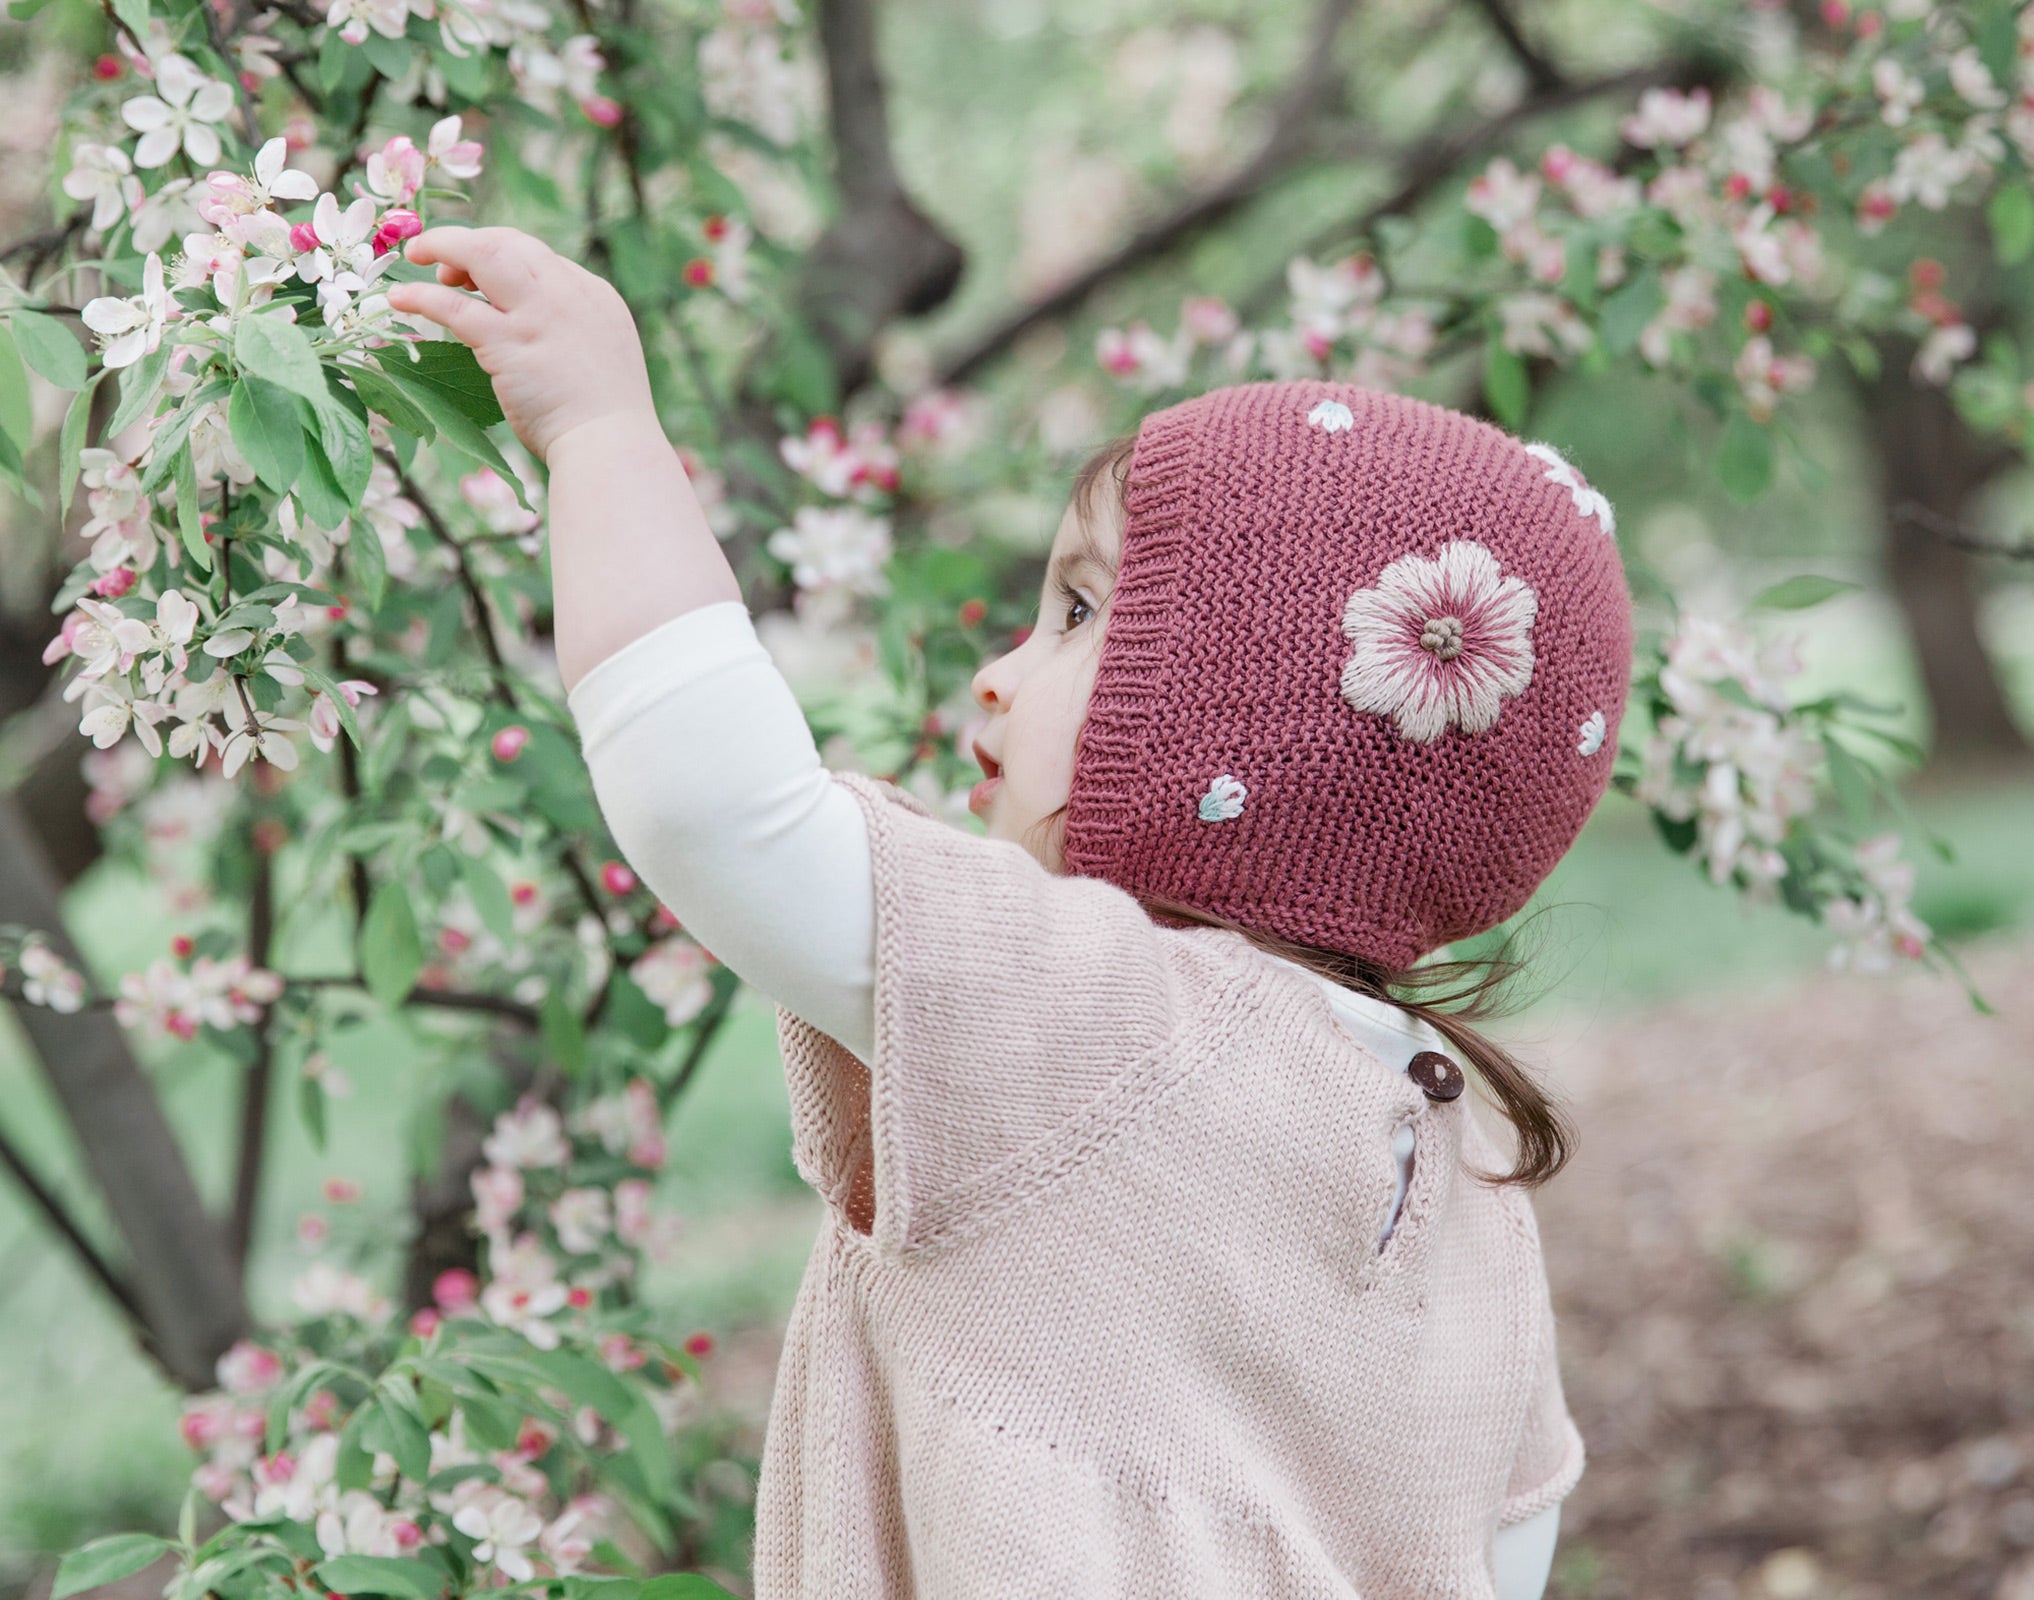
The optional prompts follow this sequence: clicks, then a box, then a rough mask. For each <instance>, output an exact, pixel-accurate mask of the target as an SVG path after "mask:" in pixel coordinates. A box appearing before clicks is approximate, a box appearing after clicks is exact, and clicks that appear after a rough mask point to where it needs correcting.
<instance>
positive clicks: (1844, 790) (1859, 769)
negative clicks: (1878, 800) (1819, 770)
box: [1822, 733, 1872, 828]
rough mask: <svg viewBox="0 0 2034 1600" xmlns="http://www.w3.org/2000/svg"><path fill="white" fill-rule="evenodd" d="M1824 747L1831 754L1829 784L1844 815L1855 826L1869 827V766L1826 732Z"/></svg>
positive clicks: (1870, 782) (1823, 740)
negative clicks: (1840, 804)
mask: <svg viewBox="0 0 2034 1600" xmlns="http://www.w3.org/2000/svg"><path fill="white" fill-rule="evenodd" d="M1822 748H1823V750H1824V752H1826V753H1827V755H1828V757H1829V786H1830V787H1831V788H1832V789H1834V790H1835V791H1836V798H1837V800H1838V801H1840V802H1841V803H1842V806H1843V812H1844V815H1845V816H1846V817H1848V818H1849V819H1850V825H1851V826H1852V827H1854V828H1863V827H1865V826H1867V825H1868V824H1869V823H1870V822H1871V819H1872V774H1871V771H1870V769H1868V768H1867V767H1866V766H1865V764H1864V763H1863V762H1862V761H1860V760H1858V758H1857V757H1856V756H1854V755H1852V754H1851V753H1850V752H1849V751H1848V750H1846V749H1845V748H1844V747H1843V746H1842V745H1840V744H1838V743H1837V742H1836V740H1835V739H1834V738H1832V737H1831V736H1830V735H1828V734H1826V733H1825V734H1824V735H1823V736H1822Z"/></svg>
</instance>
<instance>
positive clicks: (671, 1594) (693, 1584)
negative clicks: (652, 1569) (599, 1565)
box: [636, 1572, 734, 1600]
mask: <svg viewBox="0 0 2034 1600" xmlns="http://www.w3.org/2000/svg"><path fill="white" fill-rule="evenodd" d="M636 1600H734V1596H733V1594H731V1593H730V1592H729V1591H728V1590H726V1589H723V1588H722V1587H721V1586H720V1585H719V1584H717V1583H715V1582H714V1581H713V1580H712V1579H711V1578H709V1577H706V1576H705V1575H704V1574H702V1573H697V1572H667V1573H664V1574H663V1575H661V1576H659V1577H655V1578H652V1579H650V1581H649V1582H648V1583H646V1584H644V1585H643V1592H642V1593H641V1594H640V1595H638V1596H637V1597H636Z"/></svg>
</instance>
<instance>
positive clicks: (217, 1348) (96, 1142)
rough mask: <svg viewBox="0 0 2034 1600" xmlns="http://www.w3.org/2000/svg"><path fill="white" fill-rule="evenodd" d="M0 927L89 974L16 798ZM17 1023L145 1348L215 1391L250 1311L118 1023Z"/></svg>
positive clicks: (92, 1019) (20, 1015)
mask: <svg viewBox="0 0 2034 1600" xmlns="http://www.w3.org/2000/svg"><path fill="white" fill-rule="evenodd" d="M0 920H4V921H7V922H14V923H20V924H23V925H25V926H27V927H30V928H35V929H39V930H40V931H41V932H42V933H43V934H44V935H45V936H46V937H47V938H48V940H49V942H50V944H51V946H52V948H54V949H55V950H56V951H57V953H58V954H60V955H61V956H63V958H64V959H65V960H66V961H68V962H71V963H72V964H74V965H80V966H82V963H80V962H79V959H78V954H77V950H76V948H75V947H74V946H73V945H72V943H71V941H70V938H69V936H68V935H67V934H66V933H65V931H64V925H63V905H62V902H61V899H60V885H59V883H58V881H57V877H56V874H55V873H54V872H53V871H52V870H51V868H50V864H49V862H48V860H47V858H46V857H45V856H44V855H43V852H42V849H41V846H40V845H39V844H38V843H37V842H36V840H35V837H34V834H33V833H32V831H31V830H30V828H29V826H28V824H27V823H26V822H25V821H24V820H23V818H22V815H21V812H20V809H19V808H18V807H17V806H16V805H15V803H14V800H13V798H12V797H11V796H7V797H0ZM15 1016H16V1018H17V1020H18V1021H19V1022H20V1024H21V1027H22V1031H23V1032H24V1033H26V1034H27V1035H28V1041H29V1044H30V1045H31V1046H32V1047H33V1049H34V1051H35V1055H36V1060H37V1063H38V1064H39V1065H40V1067H41V1068H42V1073H43V1077H44V1078H45V1079H46V1080H47V1081H48V1083H49V1086H50V1089H51V1092H52V1093H53V1094H54V1095H55V1097H56V1100H57V1104H58V1105H59V1107H60V1108H61V1109H62V1111H63V1115H64V1120H65V1122H66V1123H68V1124H69V1126H70V1129H71V1134H72V1136H73V1137H74V1138H75V1139H76V1140H77V1141H78V1147H79V1149H80V1150H81V1151H82V1152H83V1153H84V1157H85V1163H86V1165H87V1166H88V1167H89V1168H90V1170H91V1173H92V1177H93V1180H94V1181H95V1182H96V1183H97V1185H98V1187H99V1191H100V1193H101V1194H103V1195H104V1196H105V1198H106V1205H107V1208H108V1209H109V1210H110V1211H111V1212H112V1214H113V1221H114V1224H115V1226H116V1227H118V1229H119V1230H120V1235H121V1238H122V1239H123V1240H124V1241H125V1243H126V1246H127V1275H128V1281H129V1284H130V1286H131V1287H132V1289H133V1292H134V1297H135V1300H136V1301H137V1302H138V1303H139V1305H140V1307H141V1311H142V1315H143V1317H144V1319H145V1324H146V1325H145V1327H144V1328H143V1329H142V1330H141V1333H142V1338H143V1342H144V1344H145V1346H146V1347H147V1348H148V1350H149V1353H150V1354H151V1355H152V1356H154V1357H155V1359H156V1360H157V1361H158V1362H159V1363H160V1364H161V1366H162V1368H163V1370H164V1371H165V1372H167V1373H168V1374H169V1376H170V1377H171V1378H172V1379H174V1380H175V1381H176V1382H178V1383H180V1384H182V1385H183V1386H184V1387H185V1388H187V1389H206V1388H210V1387H211V1386H212V1384H213V1382H214V1381H215V1380H214V1376H213V1367H214V1364H215V1363H216V1362H217V1360H218V1358H219V1356H220V1355H221V1353H223V1352H224V1351H225V1349H226V1348H227V1346H229V1345H230V1344H232V1343H233V1341H234V1340H235V1339H237V1338H239V1337H240V1335H241V1334H242V1333H244V1332H245V1331H246V1328H247V1305H246V1301H245V1299H244V1297H243V1293H242V1286H241V1281H240V1274H239V1271H238V1270H237V1269H236V1268H235V1266H234V1263H233V1258H232V1255H231V1254H230V1253H229V1252H228V1250H227V1248H226V1235H225V1232H224V1230H222V1229H221V1228H220V1227H219V1226H218V1224H217V1223H216V1222H215V1221H214V1220H213V1219H212V1217H211V1216H210V1215H209V1214H208V1213H207V1212H206V1210H205V1205H204V1201H203V1200H202V1199H201V1198H200V1197H199V1194H198V1188H197V1184H196V1183H195V1182H194V1181H193V1180H192V1177H191V1171H190V1167H189V1166H188V1164H187V1163H186V1162H185V1160H184V1154H183V1149H182V1147H181V1146H180V1145H179V1144H178V1143H177V1138H176V1135H175V1133H173V1132H172V1131H171V1129H170V1125H169V1121H168V1119H167V1118H166V1117H165V1116H164V1115H163V1111H162V1105H161V1103H160V1102H159V1101H158V1100H157V1099H156V1096H155V1086H154V1085H153V1084H152V1083H151V1082H150V1081H149V1079H148V1077H147V1075H146V1074H145V1073H143V1071H142V1070H141V1066H140V1064H139V1063H138V1062H136V1060H135V1059H134V1057H133V1055H132V1054H131V1053H130V1052H129V1050H128V1048H127V1039H126V1036H125V1034H123V1033H122V1031H121V1028H120V1025H119V1024H118V1023H117V1022H115V1021H114V1020H113V1016H112V1013H111V1012H108V1011H102V1010H89V1011H79V1012H75V1013H73V1014H71V1015H68V1016H66V1015H63V1014H61V1013H58V1012H55V1011H51V1010H49V1009H48V1008H47V1007H45V1006H32V1005H19V1006H16V1007H15Z"/></svg>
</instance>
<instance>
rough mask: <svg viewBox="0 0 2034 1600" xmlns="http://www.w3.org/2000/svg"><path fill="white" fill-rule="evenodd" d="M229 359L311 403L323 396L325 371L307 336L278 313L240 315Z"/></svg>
mask: <svg viewBox="0 0 2034 1600" xmlns="http://www.w3.org/2000/svg"><path fill="white" fill-rule="evenodd" d="M233 359H234V360H235V361H238V362H239V363H240V365H241V367H242V369H243V370H245V371H247V372H251V373H253V374H254V376H255V377H257V378H266V379H268V381H269V382H270V383H275V384H280V385H281V386H282V387H283V388H285V389H287V390H289V392H290V393H291V394H297V395H302V396H303V397H304V398H305V399H306V400H308V401H310V402H311V403H312V404H313V405H322V404H323V403H324V401H325V397H326V389H325V371H324V368H322V367H321V366H319V364H318V356H317V352H316V351H314V350H313V349H312V348H311V336H310V335H309V334H307V333H305V332H304V330H303V329H302V328H300V327H298V326H297V325H296V324H295V323H294V322H289V321H286V320H285V319H283V318H282V317H280V316H274V315H270V316H244V317H242V318H241V319H240V326H239V327H238V329H237V330H235V332H234V335H233Z"/></svg>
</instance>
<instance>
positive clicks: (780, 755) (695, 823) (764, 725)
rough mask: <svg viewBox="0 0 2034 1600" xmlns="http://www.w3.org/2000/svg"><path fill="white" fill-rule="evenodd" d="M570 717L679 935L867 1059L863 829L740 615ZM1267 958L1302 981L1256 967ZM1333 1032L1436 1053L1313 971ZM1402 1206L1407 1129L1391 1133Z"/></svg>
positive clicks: (678, 634) (1529, 1575)
mask: <svg viewBox="0 0 2034 1600" xmlns="http://www.w3.org/2000/svg"><path fill="white" fill-rule="evenodd" d="M568 703H569V705H570V708H571V711H572V715H573V718H574V720H575V721H576V722H577V724H578V727H579V733H580V743H581V748H582V751H583V753H584V756H585V759H586V762H587V765H588V768H589V771H590V773H591V776H592V780H593V787H594V793H595V795H596V797H597V798H598V800H599V802H600V808H601V812H602V815H603V817H604V818H605V819H606V821H607V823H608V826H609V828H610V830H611V831H612V832H613V834H614V836H615V840H616V842H617V843H618V844H619V845H620V846H621V848H622V850H623V852H624V854H625V855H626V856H627V857H628V860H629V863H630V865H631V866H632V867H633V868H634V870H635V872H636V875H637V876H638V877H639V878H640V879H641V880H642V881H643V882H644V883H645V884H646V885H648V886H649V888H650V889H651V890H652V891H653V892H654V893H655V894H656V895H657V896H658V898H659V899H661V900H662V901H663V903H664V904H665V905H666V906H668V907H669V908H670V910H671V912H672V914H673V915H674V916H675V917H677V918H678V920H679V921H680V923H682V924H683V925H684V927H685V929H686V931H687V933H689V934H690V935H691V936H692V937H694V938H695V939H697V940H698V942H699V943H701V944H703V945H705V946H706V947H707V948H708V949H710V950H711V951H712V952H713V953H714V956H715V957H716V958H717V959H718V960H720V961H722V962H724V963H725V964H726V965H727V966H728V967H729V968H731V969H732V970H733V971H734V972H735V973H736V975H737V976H739V977H740V978H741V979H742V980H743V981H744V982H745V983H747V984H749V985H751V986H752V987H754V988H755V989H757V990H759V991H760V992H762V993H763V994H764V995H766V996H768V997H769V998H770V999H771V1000H773V1001H775V1002H776V1003H777V1004H779V1005H781V1006H783V1007H784V1009H785V1010H787V1011H789V1012H791V1013H792V1014H793V1015H794V1016H797V1017H799V1018H801V1019H802V1020H804V1021H805V1022H807V1023H809V1024H810V1025H811V1026H813V1027H815V1028H817V1029H819V1030H820V1031H821V1032H822V1033H825V1034H827V1035H828V1036H829V1037H831V1038H833V1039H836V1040H838V1041H839V1042H840V1043H841V1044H842V1045H843V1046H844V1047H846V1048H847V1049H848V1050H849V1051H850V1052H852V1053H853V1054H854V1055H855V1056H857V1057H858V1058H860V1059H861V1060H864V1061H867V1060H869V1059H870V1058H871V1057H872V1055H873V1053H874V1049H875V970H874V967H875V895H874V880H873V871H872V864H871V858H870V850H869V839H868V831H867V823H866V821H865V820H864V818H863V814H862V812H861V809H860V807H859V806H858V805H857V804H856V803H855V801H854V800H853V799H852V798H851V797H850V796H848V795H847V794H845V793H844V792H842V791H841V790H840V788H839V787H838V786H837V785H835V784H834V783H832V782H830V781H829V780H828V777H827V773H826V769H825V767H824V765H823V764H822V763H821V761H820V758H819V750H818V747H817V745H816V744H815V743H814V741H813V737H812V731H811V729H810V727H809V726H808V725H807V724H806V721H805V716H804V713H803V712H802V711H801V710H800V709H799V706H798V701H797V698H796V696H795V695H794V694H793V693H792V690H791V686H790V685H789V684H788V683H787V682H786V681H785V679H784V677H783V675H782V674H781V673H780V672H779V671H778V669H777V667H776V664H775V662H774V661H773V660H772V658H771V656H770V654H769V652H768V651H767V650H766V649H765V648H764V646H763V644H762V642H761V640H760V639H759V638H758V637H757V635H756V631H755V627H754V625H753V623H752V621H751V619H750V617H749V612H748V607H747V606H746V605H745V604H744V603H743V602H741V601H738V600H726V601H719V602H716V603H714V604H711V605H706V606H702V607H699V608H697V609H695V610H692V611H688V612H685V613H684V614H682V615H680V616H677V617H674V618H672V619H671V620H670V621H668V622H665V623H663V624H661V625H659V626H658V627H656V628H653V629H651V630H650V631H649V632H648V633H646V634H644V635H642V636H641V637H640V638H638V639H636V640H634V641H632V642H631V643H629V644H627V645H625V646H623V647H622V648H621V649H620V650H618V651H616V652H614V653H613V654H612V655H610V656H608V657H607V658H606V659H605V660H603V661H601V662H600V663H599V664H598V665H597V666H595V667H594V668H593V669H592V670H591V671H590V672H588V673H587V675H586V676H585V677H584V678H582V679H581V680H580V681H579V683H578V684H576V685H575V686H574V687H573V689H572V692H571V694H570V696H569V702H568ZM1264 959H1265V960H1266V961H1277V962H1278V964H1279V965H1281V966H1285V967H1288V968H1291V969H1292V970H1294V971H1302V972H1304V971H1305V969H1304V968H1300V967H1297V966H1295V965H1294V964H1293V963H1291V962H1286V961H1282V960H1280V959H1279V958H1277V957H1274V956H1271V955H1269V954H1265V955H1264ZM1307 975H1308V976H1309V977H1311V978H1313V979H1314V981H1315V982H1317V983H1319V984H1320V985H1321V987H1322V988H1323V990H1324V991H1325V993H1326V995H1327V997H1328V999H1329V1001H1330V1003H1331V1005H1332V1006H1333V1009H1334V1012H1335V1015H1336V1017H1337V1019H1338V1020H1339V1021H1340V1023H1341V1024H1342V1026H1343V1027H1345V1028H1346V1029H1347V1030H1348V1031H1349V1033H1350V1034H1351V1035H1352V1036H1354V1037H1355V1038H1356V1039H1357V1040H1358V1041H1359V1042H1360V1043H1362V1044H1363V1045H1365V1046H1366V1047H1367V1048H1369V1049H1370V1050H1371V1051H1372V1052H1373V1053H1374V1054H1375V1055H1376V1056H1377V1057H1378V1058H1379V1059H1380V1060H1382V1061H1384V1062H1385V1063H1386V1064H1387V1065H1389V1066H1393V1067H1396V1068H1398V1069H1399V1070H1401V1071H1403V1070H1404V1069H1405V1067H1406V1065H1407V1064H1408V1063H1409V1062H1410V1061H1411V1059H1412V1058H1413V1056H1414V1055H1416V1054H1418V1053H1419V1052H1420V1051H1422V1050H1442V1049H1444V1041H1443V1040H1441V1038H1440V1037H1439V1036H1438V1035H1437V1034H1436V1033H1435V1032H1434V1031H1433V1030H1432V1029H1431V1028H1430V1027H1428V1026H1427V1025H1426V1024H1424V1023H1421V1022H1419V1021H1418V1020H1417V1019H1415V1018H1412V1017H1410V1016H1408V1015H1407V1014H1406V1013H1404V1012H1402V1011H1400V1010H1399V1009H1398V1008H1396V1007H1394V1006H1391V1005H1388V1004H1385V1003H1383V1002H1381V1001H1377V1000H1373V999H1371V998H1369V997H1367V996H1364V995H1360V994H1356V993H1354V992H1352V991H1350V990H1348V989H1345V988H1343V987H1342V986H1341V985H1339V984H1336V983H1332V982H1330V981H1328V980H1327V979H1325V978H1320V977H1318V976H1317V975H1315V974H1312V973H1309V974H1307ZM1393 1153H1394V1155H1395V1156H1396V1157H1397V1158H1398V1164H1399V1169H1398V1192H1397V1198H1396V1200H1395V1201H1394V1204H1393V1207H1392V1211H1391V1220H1390V1221H1388V1222H1387V1223H1386V1225H1385V1228H1384V1231H1383V1233H1382V1234H1381V1235H1380V1238H1379V1244H1380V1246H1381V1245H1382V1243H1383V1241H1384V1239H1386V1238H1388V1237H1389V1236H1390V1233H1391V1229H1392V1226H1393V1225H1394V1224H1395V1222H1396V1220H1397V1216H1398V1205H1399V1202H1402V1201H1403V1199H1404V1196H1405V1192H1406V1186H1407V1183H1408V1181H1409V1178H1410V1174H1411V1170H1412V1162H1413V1155H1414V1151H1413V1132H1412V1129H1411V1128H1410V1127H1405V1128H1401V1129H1400V1130H1398V1142H1397V1143H1396V1144H1395V1145H1394V1147H1393ZM1559 1519H1560V1506H1559V1505H1558V1504H1556V1505H1553V1506H1550V1507H1548V1508H1547V1509H1546V1510H1545V1511H1543V1512H1541V1513H1540V1514H1539V1515H1537V1516H1535V1517H1533V1518H1531V1519H1530V1520H1528V1521H1526V1522H1523V1523H1519V1524H1516V1525H1514V1526H1512V1527H1508V1528H1503V1529H1500V1530H1499V1532H1498V1535H1497V1542H1496V1580H1497V1594H1498V1600H1539V1596H1540V1594H1541V1592H1542V1591H1543V1589H1544V1587H1545V1584H1546V1578H1547V1572H1548V1569H1549V1567H1550V1566H1551V1564H1552V1560H1553V1550H1554V1543H1555V1539H1556V1536H1557V1534H1558V1529H1559Z"/></svg>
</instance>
